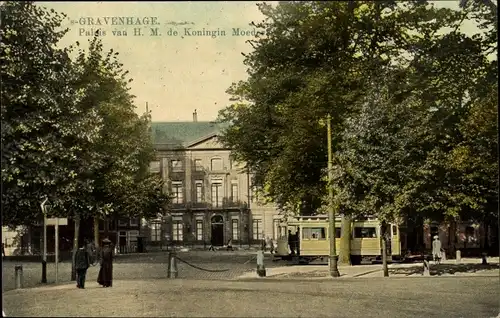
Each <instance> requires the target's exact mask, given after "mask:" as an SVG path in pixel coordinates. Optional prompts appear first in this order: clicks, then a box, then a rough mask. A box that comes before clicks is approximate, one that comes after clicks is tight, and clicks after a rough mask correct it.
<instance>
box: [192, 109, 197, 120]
mask: <svg viewBox="0 0 500 318" xmlns="http://www.w3.org/2000/svg"><path fill="white" fill-rule="evenodd" d="M193 122H195V123H196V122H198V114H197V113H196V109H195V110H194V113H193Z"/></svg>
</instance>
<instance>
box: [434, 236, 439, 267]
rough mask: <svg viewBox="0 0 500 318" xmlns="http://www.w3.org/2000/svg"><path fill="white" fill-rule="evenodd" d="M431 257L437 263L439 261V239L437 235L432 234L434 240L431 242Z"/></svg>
mask: <svg viewBox="0 0 500 318" xmlns="http://www.w3.org/2000/svg"><path fill="white" fill-rule="evenodd" d="M432 257H433V258H434V262H436V263H437V264H439V263H440V262H441V241H440V240H439V237H438V236H437V235H435V236H434V241H433V242H432Z"/></svg>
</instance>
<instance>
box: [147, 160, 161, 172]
mask: <svg viewBox="0 0 500 318" xmlns="http://www.w3.org/2000/svg"><path fill="white" fill-rule="evenodd" d="M149 172H150V173H153V174H156V173H158V174H160V173H161V161H160V160H154V161H151V162H150V163H149Z"/></svg>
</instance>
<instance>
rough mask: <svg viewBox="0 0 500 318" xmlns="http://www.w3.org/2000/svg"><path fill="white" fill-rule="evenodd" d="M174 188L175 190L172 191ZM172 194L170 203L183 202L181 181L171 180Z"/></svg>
mask: <svg viewBox="0 0 500 318" xmlns="http://www.w3.org/2000/svg"><path fill="white" fill-rule="evenodd" d="M174 189H175V190H176V191H174ZM179 189H180V191H179ZM172 195H173V197H172V203H174V204H182V203H184V188H183V185H182V181H172Z"/></svg>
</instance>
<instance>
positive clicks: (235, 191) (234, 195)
mask: <svg viewBox="0 0 500 318" xmlns="http://www.w3.org/2000/svg"><path fill="white" fill-rule="evenodd" d="M238 200H239V196H238V185H237V184H235V183H233V184H231V201H232V202H238Z"/></svg>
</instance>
